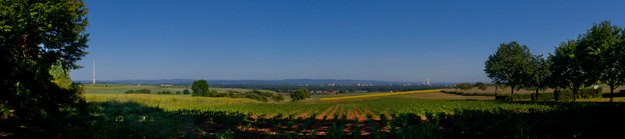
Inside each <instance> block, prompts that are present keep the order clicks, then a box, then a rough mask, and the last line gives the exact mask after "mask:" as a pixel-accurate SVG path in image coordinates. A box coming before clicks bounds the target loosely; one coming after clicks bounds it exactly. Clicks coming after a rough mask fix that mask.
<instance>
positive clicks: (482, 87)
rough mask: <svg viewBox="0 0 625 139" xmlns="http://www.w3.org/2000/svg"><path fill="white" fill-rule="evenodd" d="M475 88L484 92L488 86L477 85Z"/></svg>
mask: <svg viewBox="0 0 625 139" xmlns="http://www.w3.org/2000/svg"><path fill="white" fill-rule="evenodd" d="M477 88H478V89H480V90H482V91H484V90H486V89H488V86H486V84H479V85H477Z"/></svg>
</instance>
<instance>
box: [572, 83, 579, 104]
mask: <svg viewBox="0 0 625 139" xmlns="http://www.w3.org/2000/svg"><path fill="white" fill-rule="evenodd" d="M577 90H579V88H578V87H576V88H575V89H573V102H575V101H576V100H577Z"/></svg>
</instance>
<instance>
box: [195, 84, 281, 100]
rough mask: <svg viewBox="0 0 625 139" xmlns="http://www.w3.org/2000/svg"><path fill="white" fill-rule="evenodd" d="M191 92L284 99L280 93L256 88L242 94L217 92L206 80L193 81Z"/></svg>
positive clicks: (204, 95) (233, 96)
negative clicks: (211, 88)
mask: <svg viewBox="0 0 625 139" xmlns="http://www.w3.org/2000/svg"><path fill="white" fill-rule="evenodd" d="M191 90H193V93H192V95H191V96H203V97H229V98H249V99H254V100H258V101H262V102H267V101H268V99H271V100H273V101H278V102H280V101H284V97H283V96H282V95H280V94H273V93H270V92H262V91H258V90H256V89H254V90H252V91H248V92H245V93H243V94H241V93H236V92H234V91H228V92H225V93H219V92H217V91H216V90H210V86H208V82H207V81H206V80H197V81H194V82H193V85H192V86H191Z"/></svg>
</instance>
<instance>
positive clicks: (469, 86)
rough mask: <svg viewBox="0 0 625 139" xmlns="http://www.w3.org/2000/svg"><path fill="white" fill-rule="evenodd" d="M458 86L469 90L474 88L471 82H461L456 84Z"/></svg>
mask: <svg viewBox="0 0 625 139" xmlns="http://www.w3.org/2000/svg"><path fill="white" fill-rule="evenodd" d="M456 88H458V89H462V90H469V89H471V88H473V86H471V83H459V84H457V85H456Z"/></svg>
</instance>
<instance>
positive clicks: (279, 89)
mask: <svg viewBox="0 0 625 139" xmlns="http://www.w3.org/2000/svg"><path fill="white" fill-rule="evenodd" d="M211 86H214V87H221V88H244V89H260V90H271V91H275V92H281V93H290V92H291V91H293V90H297V89H300V88H302V87H306V88H307V89H308V90H315V91H341V90H343V92H345V93H347V92H357V91H366V92H391V91H393V92H401V91H414V90H428V89H442V88H446V86H398V85H397V86H295V85H245V84H225V85H224V84H213V85H211Z"/></svg>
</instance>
